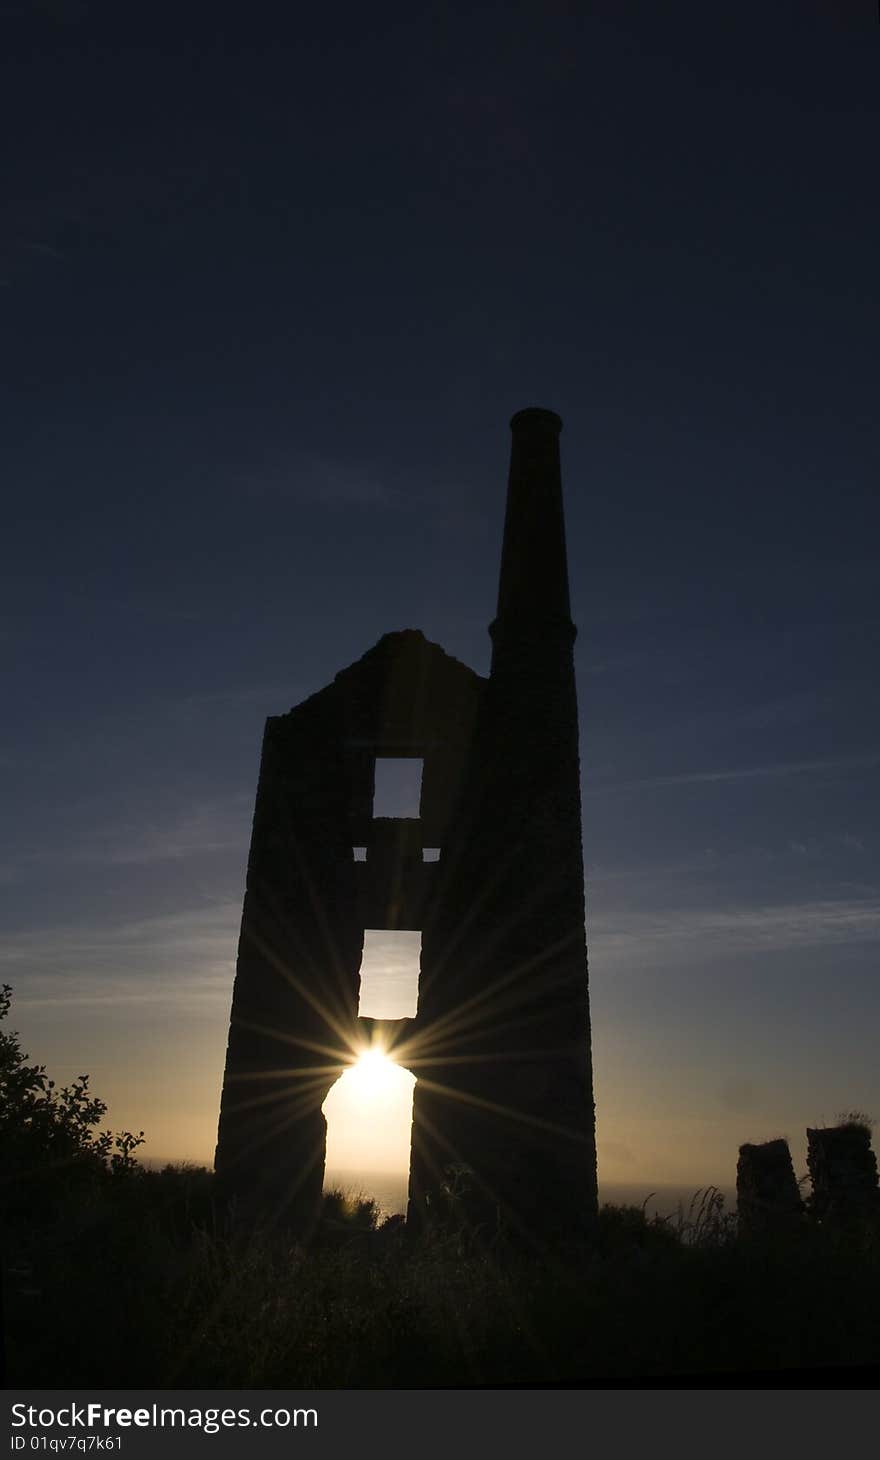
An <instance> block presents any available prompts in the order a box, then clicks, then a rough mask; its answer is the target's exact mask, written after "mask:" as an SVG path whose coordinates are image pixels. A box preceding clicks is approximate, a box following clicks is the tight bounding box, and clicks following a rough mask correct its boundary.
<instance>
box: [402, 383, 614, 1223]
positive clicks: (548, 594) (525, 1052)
mask: <svg viewBox="0 0 880 1460" xmlns="http://www.w3.org/2000/svg"><path fill="white" fill-rule="evenodd" d="M561 428H562V422H561V421H560V419H559V417H558V416H557V415H556V414H555V413H554V412H553V411H545V410H537V409H529V410H524V411H519V412H517V414H516V415H515V416H514V417H513V420H512V421H511V430H512V433H513V441H512V449H511V456H510V473H509V478H508V490H507V509H506V517H505V525H504V539H503V548H502V554H501V572H500V582H499V590H498V611H497V616H496V618H495V620H494V622H493V623H492V625H491V628H490V631H489V632H490V635H491V638H492V668H491V672H490V675H489V681H488V683H487V684H486V687H485V693H484V696H483V705H482V712H481V716H480V729H479V733H478V736H477V739H476V743H475V748H474V754H473V757H472V767H471V775H470V780H469V785H468V793H467V796H466V797H465V800H464V803H463V805H462V806H461V808H460V811H459V813H458V818H457V823H456V827H455V831H454V834H453V835H451V836H450V845H449V847H448V849H446V850H444V853H443V857H444V858H445V859H446V862H445V873H444V877H445V881H444V902H443V909H444V913H443V919H442V926H441V924H440V923H439V922H438V923H437V924H436V925H432V926H429V927H428V928H426V931H425V934H424V936H423V940H422V983H421V986H420V988H421V992H420V1009H421V1010H422V1012H423V1017H424V1025H423V1028H424V1031H425V1033H424V1042H423V1048H424V1053H425V1064H424V1066H422V1067H419V1068H417V1067H415V1066H414V1073H415V1074H416V1075H417V1077H418V1083H417V1085H416V1090H415V1103H414V1108H413V1122H414V1124H413V1133H414V1144H413V1160H414V1164H413V1177H412V1180H411V1196H412V1198H413V1199H412V1201H411V1212H412V1213H413V1214H415V1211H416V1209H417V1207H418V1205H419V1202H420V1201H421V1202H422V1203H425V1202H426V1203H427V1204H428V1205H429V1206H430V1204H431V1194H430V1193H431V1186H432V1169H433V1171H434V1172H436V1171H437V1170H438V1169H442V1167H443V1165H444V1163H449V1162H450V1161H451V1162H452V1163H453V1164H454V1165H455V1167H456V1169H462V1168H465V1169H466V1170H467V1171H468V1172H470V1173H471V1175H470V1176H469V1177H468V1180H471V1181H472V1182H473V1183H474V1187H475V1191H476V1194H477V1195H478V1196H479V1197H480V1199H481V1209H479V1208H478V1209H477V1210H478V1220H479V1221H481V1222H482V1223H483V1224H484V1225H486V1226H487V1229H491V1227H492V1224H493V1223H494V1221H495V1220H496V1214H498V1213H501V1214H504V1217H505V1220H506V1221H507V1223H508V1225H509V1227H510V1228H511V1230H515V1231H518V1232H519V1233H520V1234H521V1235H524V1236H529V1237H531V1238H533V1239H535V1240H537V1241H542V1240H545V1241H546V1240H548V1239H549V1240H553V1239H554V1238H555V1237H556V1236H558V1235H561V1234H563V1233H565V1234H569V1235H572V1234H578V1233H582V1232H585V1231H586V1230H587V1227H588V1225H589V1223H590V1220H591V1218H593V1217H594V1216H595V1213H596V1210H597V1191H596V1148H595V1120H594V1111H593V1082H592V1066H591V1054H590V1011H589V996H588V988H587V948H586V935H585V930H584V865H583V851H582V847H581V798H580V767H579V760H578V712H577V700H576V695H575V676H574V658H573V646H574V639H575V627H574V624H573V623H572V621H571V609H570V604H569V593H568V567H567V563H566V550H565V527H564V522H563V510H562V485H561V477H560V462H559V433H560V430H561ZM442 870H443V861H442V860H441V871H442ZM452 930H454V931H455V939H454V941H453V939H452V937H451V931H452ZM453 1029H454V1030H455V1032H456V1039H457V1044H454V1043H453V1042H452V1041H449V1043H448V1051H449V1055H450V1056H451V1057H450V1058H449V1059H448V1060H447V1059H446V1058H445V1056H446V1048H444V1047H443V1039H442V1035H443V1032H444V1031H445V1030H453ZM435 1031H436V1034H435ZM463 1052H464V1053H465V1057H464V1058H462V1057H461V1056H462V1053H463ZM433 1131H442V1133H443V1135H444V1137H445V1138H446V1142H447V1148H446V1149H447V1154H445V1155H444V1151H443V1149H441V1147H440V1144H439V1143H438V1142H436V1141H435V1142H433V1144H432V1140H431V1133H432V1132H433ZM433 1184H434V1186H435V1187H436V1184H437V1183H436V1176H435V1177H434V1178H433Z"/></svg>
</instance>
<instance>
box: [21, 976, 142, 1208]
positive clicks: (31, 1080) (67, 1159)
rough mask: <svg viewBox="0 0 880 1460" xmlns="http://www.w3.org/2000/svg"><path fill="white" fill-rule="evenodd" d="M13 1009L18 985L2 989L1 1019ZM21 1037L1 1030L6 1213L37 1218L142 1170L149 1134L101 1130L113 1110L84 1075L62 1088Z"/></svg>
mask: <svg viewBox="0 0 880 1460" xmlns="http://www.w3.org/2000/svg"><path fill="white" fill-rule="evenodd" d="M11 1003H12V987H11V985H10V984H3V985H2V988H0V1021H2V1020H3V1019H5V1018H6V1017H7V1016H8V1014H9V1010H10V1007H11ZM29 1059H30V1056H29V1055H28V1054H26V1053H25V1052H24V1051H23V1050H22V1048H21V1044H20V1041H19V1036H18V1033H17V1032H16V1031H11V1030H6V1029H0V1150H2V1152H3V1162H2V1173H3V1174H2V1177H0V1212H2V1213H3V1214H4V1215H5V1216H6V1218H7V1219H12V1218H14V1217H15V1215H16V1214H18V1215H19V1216H22V1217H24V1216H27V1217H28V1218H29V1219H31V1220H32V1219H33V1218H34V1217H35V1216H38V1215H40V1214H42V1215H47V1214H48V1213H49V1212H50V1211H52V1210H54V1209H55V1208H57V1206H58V1204H59V1203H60V1202H63V1201H64V1199H65V1197H66V1196H68V1195H69V1194H70V1193H71V1191H72V1190H80V1191H82V1190H84V1189H87V1188H89V1187H93V1186H94V1185H95V1184H96V1183H100V1182H101V1181H104V1180H106V1179H107V1178H121V1177H126V1176H129V1175H131V1174H132V1173H133V1172H135V1171H137V1170H138V1169H139V1163H138V1161H137V1158H136V1156H135V1154H134V1152H135V1151H136V1149H137V1147H138V1146H140V1145H141V1144H142V1143H143V1139H144V1133H143V1131H140V1132H139V1133H138V1134H137V1135H133V1134H132V1132H131V1131H120V1132H118V1133H117V1134H116V1135H114V1134H113V1132H112V1131H109V1130H99V1129H98V1127H99V1126H100V1123H101V1121H102V1120H103V1119H104V1116H105V1115H106V1113H107V1106H106V1104H105V1102H104V1101H103V1100H99V1099H98V1098H97V1096H95V1095H93V1094H92V1092H91V1090H90V1089H89V1077H88V1075H78V1076H77V1077H76V1079H75V1080H74V1081H73V1082H72V1083H71V1084H70V1085H65V1086H63V1087H62V1089H60V1090H59V1089H58V1088H57V1087H56V1084H55V1081H54V1080H50V1079H49V1077H48V1075H47V1074H46V1067H45V1065H36V1064H29V1063H28V1061H29Z"/></svg>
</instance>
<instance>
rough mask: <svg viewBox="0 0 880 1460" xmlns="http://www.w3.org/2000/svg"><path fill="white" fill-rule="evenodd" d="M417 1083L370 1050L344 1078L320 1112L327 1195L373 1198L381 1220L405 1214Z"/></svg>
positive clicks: (339, 1081) (372, 1049)
mask: <svg viewBox="0 0 880 1460" xmlns="http://www.w3.org/2000/svg"><path fill="white" fill-rule="evenodd" d="M415 1083H416V1077H415V1075H413V1074H412V1073H411V1071H410V1070H407V1069H406V1068H405V1067H404V1066H403V1065H399V1064H396V1063H395V1061H394V1060H392V1059H389V1058H388V1056H387V1055H385V1054H383V1053H382V1052H381V1051H380V1050H379V1049H376V1048H371V1049H368V1050H366V1051H365V1052H364V1054H363V1055H362V1056H361V1058H360V1059H359V1060H358V1061H357V1063H356V1064H353V1065H352V1066H351V1067H350V1068H349V1069H347V1070H346V1071H345V1073H344V1074H343V1075H340V1077H339V1079H338V1080H337V1081H336V1082H335V1084H334V1085H333V1086H332V1087H331V1089H330V1091H329V1092H328V1094H327V1098H326V1099H325V1101H324V1104H323V1105H322V1107H321V1109H322V1111H323V1113H324V1116H325V1119H326V1121H327V1160H326V1166H325V1170H324V1190H325V1191H333V1190H341V1191H343V1192H345V1193H346V1194H347V1195H351V1196H358V1195H363V1196H365V1197H372V1198H373V1199H374V1200H375V1201H376V1203H377V1205H378V1207H379V1212H380V1220H381V1219H382V1218H384V1217H386V1216H391V1215H392V1214H393V1213H395V1212H405V1211H406V1199H407V1186H408V1182H409V1163H410V1142H411V1133H412V1107H413V1090H414V1088H415Z"/></svg>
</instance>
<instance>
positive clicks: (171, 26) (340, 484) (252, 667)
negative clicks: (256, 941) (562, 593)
mask: <svg viewBox="0 0 880 1460" xmlns="http://www.w3.org/2000/svg"><path fill="white" fill-rule="evenodd" d="M0 43H2V50H3V52H4V55H5V59H4V61H3V63H2V71H3V77H2V93H3V100H2V108H3V112H4V118H5V119H4V124H3V125H4V133H5V135H6V136H7V139H9V138H13V139H14V144H13V146H12V148H11V149H8V152H9V153H10V155H8V156H7V172H6V182H5V185H4V193H5V197H6V204H7V206H6V209H5V222H4V223H3V231H2V235H0V278H2V281H3V285H4V287H3V288H2V289H0V305H2V309H3V315H4V324H3V345H2V352H3V360H4V391H3V395H4V402H5V409H4V427H3V432H2V442H0V470H2V479H3V482H4V503H5V505H4V519H3V531H2V535H0V555H2V582H0V601H2V606H3V615H4V617H3V626H2V630H0V633H2V639H0V648H2V651H3V656H4V661H5V669H4V682H5V686H6V690H7V693H6V695H5V696H4V710H3V718H2V724H0V776H2V778H3V784H4V792H3V801H4V807H5V810H4V817H3V822H4V830H3V832H2V841H3V847H2V854H0V898H2V907H3V910H4V912H3V921H4V923H5V925H6V927H7V929H8V930H10V931H11V932H12V933H13V934H14V935H15V937H16V938H18V939H19V942H18V943H17V944H16V945H15V947H16V949H17V951H16V954H15V957H16V958H17V959H18V960H19V962H20V963H21V966H22V967H25V965H27V967H28V968H29V969H30V970H31V972H32V974H33V975H38V974H39V972H40V957H41V953H40V949H41V947H42V946H43V945H42V944H41V942H40V937H41V934H42V933H45V932H46V930H51V929H52V928H53V927H57V928H69V927H71V926H73V925H78V926H82V927H88V928H90V929H98V928H100V926H101V924H102V920H104V921H106V920H108V919H109V920H112V919H117V920H119V919H129V920H131V919H137V918H149V917H150V916H153V915H157V914H169V913H172V912H175V911H179V912H181V913H182V912H183V911H184V910H185V909H186V908H188V907H191V906H193V905H194V904H200V905H201V904H204V903H208V904H210V902H211V900H212V899H213V898H215V897H216V898H218V899H219V898H229V899H232V900H234V899H236V898H239V897H240V894H241V887H242V882H243V870H244V861H245V857H246V850H247V838H248V825H249V819H250V813H251V807H252V797H253V790H254V786H255V779H256V770H257V763H258V755H259V742H260V737H261V733H262V724H263V720H264V718H265V715H266V714H269V713H277V712H280V711H283V710H284V709H286V708H288V707H289V706H290V705H291V704H293V703H295V702H297V701H298V700H299V699H301V698H303V697H304V696H305V695H306V694H308V693H310V692H312V691H313V690H315V689H317V688H319V687H320V686H321V685H322V684H323V683H325V682H327V680H328V679H330V678H331V677H332V675H333V673H335V671H336V670H337V669H338V668H340V667H341V666H343V665H345V664H347V663H349V662H351V661H352V660H353V659H355V658H357V657H358V656H359V655H360V654H361V653H363V652H365V651H366V649H367V648H369V646H370V645H371V644H372V643H373V642H375V640H376V639H377V638H378V637H379V635H380V634H381V633H383V632H385V631H387V630H389V629H395V628H400V627H407V626H415V627H421V628H423V629H424V631H425V632H426V634H427V635H428V637H430V638H432V639H435V640H437V641H439V642H440V643H442V644H443V645H444V647H446V648H447V649H448V650H449V651H450V652H452V653H454V654H456V655H457V656H459V657H461V658H463V659H464V660H466V661H467V662H469V663H471V664H473V666H474V667H475V668H477V669H479V670H480V671H485V669H486V667H487V664H488V652H489V640H488V635H487V633H486V627H487V625H488V622H489V621H490V619H491V618H492V616H493V609H494V595H495V591H496V586H497V567H498V555H499V549H500V536H501V526H502V515H503V500H504V486H505V477H506V467H507V454H508V440H509V437H508V430H507V422H508V419H509V417H510V415H511V414H512V412H513V411H514V410H516V409H518V408H520V407H522V406H525V405H529V404H537V405H543V406H548V407H550V408H552V409H555V410H558V411H559V412H560V414H561V415H562V416H563V419H564V423H565V429H564V432H563V437H562V448H563V472H564V487H565V493H566V512H567V525H568V537H569V554H570V565H571V576H572V598H573V611H574V616H575V618H576V621H577V623H578V625H579V639H578V648H577V653H578V671H579V695H580V703H581V713H582V721H583V747H582V753H583V761H584V793H585V846H586V854H587V862H588V869H592V871H593V874H594V876H593V881H592V884H591V893H590V897H591V906H592V908H593V910H594V915H595V918H596V922H597V927H598V928H599V929H600V934H599V939H600V946H601V937H603V936H606V937H607V939H608V940H609V941H608V944H607V946H608V947H609V948H611V947H612V945H613V941H614V938H615V937H616V936H617V933H618V932H619V930H620V928H621V927H622V926H623V925H624V923H626V920H627V918H629V919H631V922H630V924H629V926H631V927H632V928H634V929H635V930H636V932H638V928H639V926H640V924H639V922H638V920H639V918H645V917H647V916H648V915H651V914H654V913H658V914H659V913H664V914H665V913H666V912H667V911H668V910H669V908H671V907H674V908H679V909H682V910H685V911H687V912H691V913H694V912H695V911H696V910H700V911H701V912H702V913H704V914H707V915H708V913H710V912H711V914H712V916H713V917H715V918H716V920H717V918H718V917H722V918H723V917H724V916H727V914H728V913H730V914H739V913H741V914H743V916H745V917H746V919H748V916H749V915H750V914H755V917H757V916H758V915H757V914H756V912H755V910H756V909H764V910H766V909H767V908H770V907H771V906H772V907H773V908H777V909H779V908H785V909H788V910H789V912H788V913H787V914H786V916H789V915H790V917H791V918H792V919H794V922H797V917H798V914H797V912H796V911H795V912H793V911H792V909H795V910H797V909H800V910H802V912H803V917H804V919H805V920H806V922H805V926H806V924H808V925H809V926H808V928H807V932H805V933H804V934H803V935H802V936H801V938H800V941H798V936H799V935H797V934H796V933H795V934H793V935H792V936H793V937H794V942H793V943H792V945H791V946H792V947H793V948H794V949H795V950H796V951H795V952H794V953H793V954H792V958H793V959H794V960H795V961H794V962H791V963H790V964H787V965H786V968H787V969H788V976H789V977H790V980H791V981H790V982H789V983H788V984H786V985H785V987H786V990H787V992H786V997H787V998H789V997H791V996H792V990H793V989H795V987H796V980H795V975H794V973H793V972H792V970H793V969H794V967H795V963H797V967H798V969H799V972H798V974H797V978H801V977H803V978H808V977H809V976H810V972H811V970H812V972H813V974H814V975H815V977H816V978H817V979H820V978H821V979H825V978H827V977H828V973H829V967H830V965H829V962H828V959H829V957H830V958H831V960H832V962H833V965H834V968H835V969H836V970H837V969H840V968H844V967H848V968H850V976H851V978H852V980H853V982H852V987H853V988H854V989H861V990H864V991H865V996H866V997H867V989H868V986H869V981H870V980H872V979H873V977H874V974H873V953H872V952H871V951H870V950H869V948H868V946H867V944H868V943H869V942H870V940H871V939H875V938H876V933H877V929H878V926H880V924H878V921H877V912H876V908H877V871H878V850H877V833H876V824H877V823H876V816H877V789H878V784H880V749H878V722H880V714H878V710H880V701H878V693H877V687H876V662H877V648H878V644H877V641H878V626H880V614H878V610H877V597H876V593H877V589H876V575H877V535H878V526H880V522H878V515H880V514H878V505H877V503H878V496H877V491H876V488H877V482H878V466H880V437H878V428H877V353H878V338H880V329H878V326H880V308H878V283H877V277H878V274H877V259H878V257H880V226H878V224H880V193H878V189H877V185H876V184H877V156H878V140H880V138H878V125H877V123H878V113H880V86H878V70H880V27H878V25H877V19H876V15H875V14H874V11H873V7H872V6H870V5H865V6H864V7H859V6H856V5H850V6H847V5H835V4H832V3H830V0H829V3H827V4H821V3H818V0H817V3H815V4H794V3H790V4H786V3H778V4H773V5H760V6H758V5H748V4H747V5H736V6H733V5H731V6H716V5H713V6H705V5H696V4H673V5H670V6H657V5H655V4H649V3H644V4H631V3H627V0H621V3H620V4H617V3H614V4H611V3H605V4H597V5H589V4H583V5H579V4H566V3H562V0H551V3H547V4H540V3H528V4H516V3H505V4H497V5H485V4H480V3H475V4H472V5H467V6H463V5H456V4H451V5H438V6H436V7H432V6H422V5H406V6H403V5H386V6H379V7H371V6H353V5H345V6H342V7H333V6H322V7H315V8H314V10H313V12H312V13H309V12H308V11H307V10H306V9H304V8H303V7H301V6H291V7H282V6H273V7H261V6H260V5H253V6H250V5H249V6H234V7H232V6H227V5H222V4H221V5H212V6H210V7H201V6H198V7H196V6H190V5H186V4H182V5H180V6H174V7H155V8H150V7H146V8H145V7H135V8H132V7H129V6H118V5H114V6H110V5H103V4H94V5H89V4H80V5H65V4H63V3H57V4H55V5H48V4H46V5H42V6H28V5H25V4H24V3H21V4H19V5H10V6H7V7H5V9H4V13H3V16H2V18H0ZM163 846H164V849H165V850H164V852H163ZM817 903H821V904H822V905H823V906H824V905H825V904H829V905H830V904H832V903H833V904H834V907H835V908H836V909H837V910H838V912H837V913H833V914H829V916H830V917H831V922H832V924H833V923H834V919H835V917H838V915H839V919H843V922H839V923H838V924H835V927H836V931H834V930H833V929H832V931H831V932H830V933H829V932H828V926H827V925H826V923H823V924H822V928H821V929H819V931H818V932H817V933H816V937H817V939H818V941H817V942H815V943H811V942H810V936H811V934H810V932H809V928H813V931H814V932H816V928H815V925H814V922H811V921H810V918H811V917H812V916H813V914H812V913H811V911H810V910H811V909H815V905H816V904H817ZM860 909H861V912H860V911H859V910H860ZM854 910H855V911H854ZM872 910H873V911H872ZM761 916H763V913H762V914H761ZM865 918H867V922H865ZM759 922H760V918H758V921H757V922H755V921H753V923H752V924H749V928H750V929H751V931H750V932H749V934H748V936H749V937H750V938H751V937H753V938H754V939H756V940H757V942H756V943H755V959H754V961H753V962H752V963H751V964H750V965H749V966H750V968H752V969H753V970H754V969H756V968H759V966H762V965H761V958H762V957H764V956H765V953H766V947H772V948H773V949H774V950H776V952H777V953H779V951H780V949H782V951H783V952H784V949H783V948H782V944H783V943H784V938H785V932H784V929H783V931H782V932H779V933H777V934H776V935H773V934H772V932H771V934H770V935H769V936H770V942H769V944H768V943H767V942H766V936H765V934H766V923H760V927H759V926H758V923H759ZM826 922H827V920H826ZM793 925H794V924H793V923H792V924H791V926H793ZM694 926H696V925H694ZM785 926H786V927H788V926H789V925H788V924H786V925H785ZM603 928H604V930H605V932H604V933H602V932H601V929H603ZM664 928H665V925H664ZM866 929H867V932H866ZM823 930H824V931H823ZM655 932H656V927H655ZM661 934H662V936H663V937H665V936H667V935H668V928H666V929H665V931H664V930H661ZM635 935H636V934H635V933H634V934H633V936H635ZM640 936H643V937H649V938H650V937H652V936H653V934H652V933H651V932H650V929H647V930H646V929H643V931H642V934H641V935H640ZM695 936H696V935H695ZM718 936H719V935H718V925H717V921H716V922H715V923H712V925H711V927H710V928H709V931H708V932H707V933H706V938H707V939H708V942H707V944H706V949H705V957H704V958H703V959H702V962H701V960H700V959H697V960H696V963H695V967H696V968H697V972H695V974H694V978H698V977H699V976H700V970H702V972H703V974H705V969H706V966H707V960H708V962H710V963H711V962H712V961H713V960H714V959H715V957H716V954H717V957H719V958H722V960H723V958H724V957H728V958H734V957H735V956H740V955H741V945H740V944H737V945H736V948H739V950H740V953H739V954H737V953H736V948H734V951H733V952H730V951H728V953H726V954H725V953H724V950H723V949H721V950H720V951H719V950H718V947H717V938H718ZM774 936H775V938H776V941H775V942H774V941H773V939H774ZM780 938H781V939H782V943H780V941H779V940H780ZM762 939H764V941H763V942H762V941H761V940H762ZM29 940H30V941H29ZM713 940H716V941H715V942H713ZM661 941H662V939H661ZM759 945H760V946H759ZM46 946H47V947H48V946H49V945H48V944H47V945H46ZM829 947H831V948H832V954H829V953H828V949H829ZM762 950H764V951H762ZM624 951H625V950H624ZM25 955H26V956H25ZM47 956H48V954H47ZM53 956H54V955H53ZM670 956H673V955H670ZM674 956H675V957H677V954H675V955H674ZM780 956H781V954H780ZM596 957H597V954H596V953H595V951H594V960H595V958H596ZM621 958H622V960H623V964H625V963H626V958H625V957H624V955H623V954H621ZM612 963H613V960H611V961H610V962H609V967H611V966H612ZM779 967H780V970H781V968H782V965H781V964H780V965H779ZM595 976H596V978H599V979H601V957H599V963H598V965H597V968H596V975H595ZM758 976H759V975H757V974H756V977H758ZM780 977H782V973H781V972H780ZM13 981H15V980H14V979H13ZM634 989H635V985H633V986H632V988H631V991H630V992H631V994H632V997H635V992H633V990H634ZM600 997H601V996H600ZM639 997H641V994H640V995H639Z"/></svg>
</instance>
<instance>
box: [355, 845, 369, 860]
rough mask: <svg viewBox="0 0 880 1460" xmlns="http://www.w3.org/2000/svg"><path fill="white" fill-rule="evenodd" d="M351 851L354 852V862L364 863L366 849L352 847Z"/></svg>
mask: <svg viewBox="0 0 880 1460" xmlns="http://www.w3.org/2000/svg"><path fill="white" fill-rule="evenodd" d="M352 851H353V852H354V859H355V861H356V862H365V861H366V860H367V849H366V847H352Z"/></svg>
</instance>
